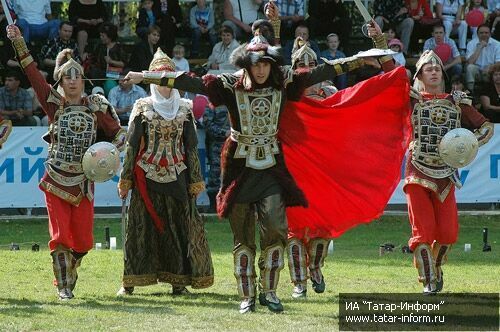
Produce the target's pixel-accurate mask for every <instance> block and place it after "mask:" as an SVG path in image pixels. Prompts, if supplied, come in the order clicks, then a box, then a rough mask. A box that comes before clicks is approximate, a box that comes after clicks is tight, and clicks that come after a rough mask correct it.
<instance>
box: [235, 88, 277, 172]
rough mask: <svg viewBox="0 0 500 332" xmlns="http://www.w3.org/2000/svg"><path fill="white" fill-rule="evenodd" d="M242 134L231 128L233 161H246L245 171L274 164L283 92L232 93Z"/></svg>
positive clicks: (266, 89)
mask: <svg viewBox="0 0 500 332" xmlns="http://www.w3.org/2000/svg"><path fill="white" fill-rule="evenodd" d="M234 93H235V96H236V104H237V105H238V113H239V118H240V128H241V132H239V131H237V130H234V129H232V128H231V139H232V140H233V141H235V142H237V143H238V146H237V148H236V152H235V154H234V158H245V159H246V167H250V168H253V169H266V168H269V167H272V166H274V165H275V164H276V159H275V157H274V155H276V154H278V153H279V152H280V151H279V146H278V140H277V134H278V120H279V112H280V106H281V102H282V92H281V91H278V90H276V89H272V88H265V89H258V90H255V91H252V92H245V91H241V90H234Z"/></svg>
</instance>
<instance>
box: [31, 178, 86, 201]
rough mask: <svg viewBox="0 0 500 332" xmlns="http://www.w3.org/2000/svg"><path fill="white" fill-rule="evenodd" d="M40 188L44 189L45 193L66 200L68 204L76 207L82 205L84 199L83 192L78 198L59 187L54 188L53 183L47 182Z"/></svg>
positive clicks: (41, 183) (41, 184)
mask: <svg viewBox="0 0 500 332" xmlns="http://www.w3.org/2000/svg"><path fill="white" fill-rule="evenodd" d="M40 187H42V189H44V190H45V191H47V192H49V193H51V194H54V195H56V196H57V197H59V198H61V199H63V200H65V201H66V202H68V203H70V204H72V205H74V206H78V205H80V202H81V201H82V199H83V194H82V193H81V192H80V193H79V194H78V196H75V195H72V194H70V193H68V192H66V191H64V190H62V189H61V188H59V187H56V186H54V185H53V184H52V183H48V182H46V181H42V182H40Z"/></svg>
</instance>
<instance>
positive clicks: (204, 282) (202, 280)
mask: <svg viewBox="0 0 500 332" xmlns="http://www.w3.org/2000/svg"><path fill="white" fill-rule="evenodd" d="M213 284H214V276H213V275H211V276H206V277H199V278H191V287H192V288H194V289H199V288H208V287H210V286H212V285H213Z"/></svg>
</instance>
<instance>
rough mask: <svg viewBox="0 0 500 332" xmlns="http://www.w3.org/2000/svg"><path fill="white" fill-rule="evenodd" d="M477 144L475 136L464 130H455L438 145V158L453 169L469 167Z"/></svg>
mask: <svg viewBox="0 0 500 332" xmlns="http://www.w3.org/2000/svg"><path fill="white" fill-rule="evenodd" d="M478 148H479V144H478V141H477V138H476V136H475V135H474V134H473V133H472V132H471V131H470V130H467V129H465V128H455V129H453V130H450V131H449V132H447V133H446V135H444V136H443V138H442V139H441V142H440V143H439V156H440V157H441V158H442V159H443V161H444V162H445V163H446V164H447V165H449V166H451V167H454V168H460V167H464V166H467V165H469V164H470V163H471V162H472V161H473V160H474V158H476V155H477V151H478Z"/></svg>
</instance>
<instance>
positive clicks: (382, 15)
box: [373, 0, 415, 53]
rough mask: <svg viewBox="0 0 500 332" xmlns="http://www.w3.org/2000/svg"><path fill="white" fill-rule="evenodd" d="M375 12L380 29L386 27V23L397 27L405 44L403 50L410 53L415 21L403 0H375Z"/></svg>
mask: <svg viewBox="0 0 500 332" xmlns="http://www.w3.org/2000/svg"><path fill="white" fill-rule="evenodd" d="M373 12H374V16H375V21H376V22H377V24H378V25H379V26H380V29H384V24H390V25H392V26H394V27H396V31H397V33H398V34H399V35H400V36H401V42H402V43H403V45H404V49H403V52H404V53H408V46H409V45H410V37H411V33H412V31H413V25H414V24H415V23H414V21H413V19H412V18H411V17H410V16H409V14H408V9H407V8H406V6H405V4H404V3H403V0H375V1H374V2H373Z"/></svg>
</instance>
